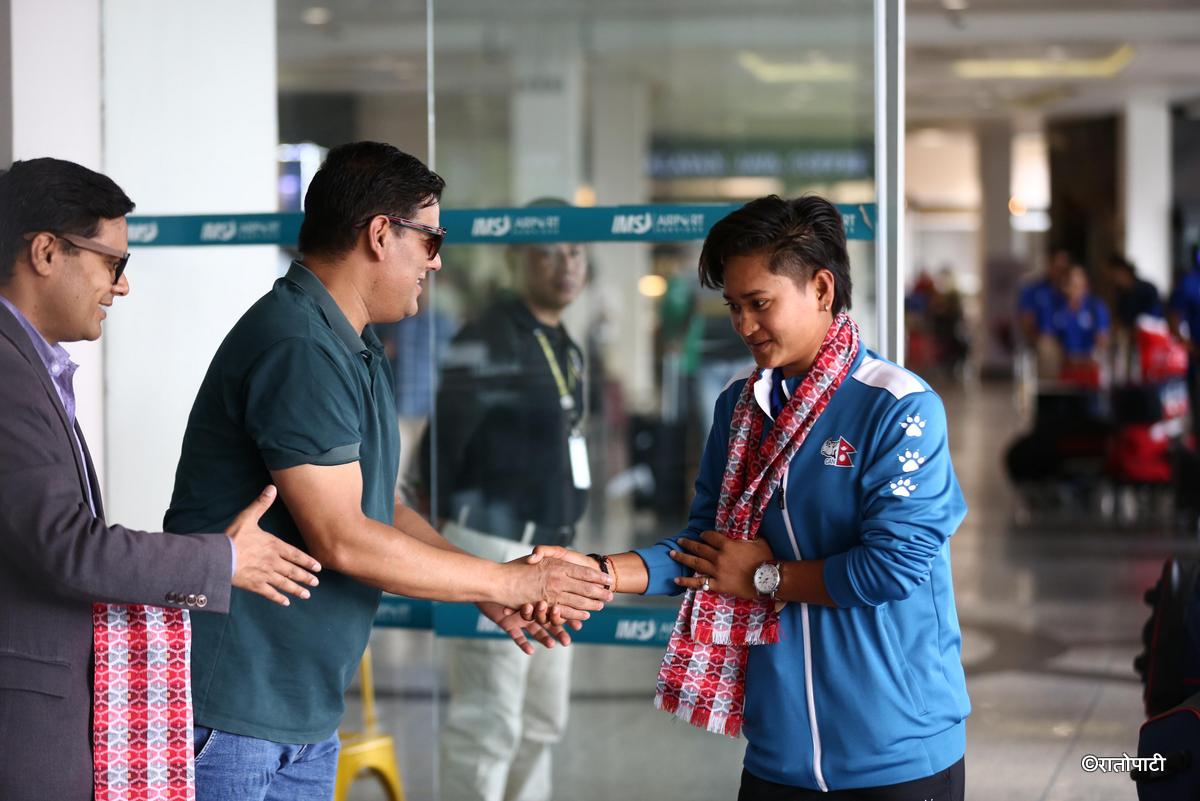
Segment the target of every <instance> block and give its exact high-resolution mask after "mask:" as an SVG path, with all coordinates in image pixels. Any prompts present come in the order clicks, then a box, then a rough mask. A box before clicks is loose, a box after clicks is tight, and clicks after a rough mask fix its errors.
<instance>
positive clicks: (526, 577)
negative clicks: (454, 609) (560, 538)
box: [476, 545, 615, 654]
mask: <svg viewBox="0 0 1200 801" xmlns="http://www.w3.org/2000/svg"><path fill="white" fill-rule="evenodd" d="M504 567H505V574H506V576H507V577H509V580H510V582H511V585H510V586H509V587H508V588H506V591H505V593H504V596H505V597H508V598H511V599H512V604H513V605H504V604H499V603H490V602H483V603H479V604H476V606H478V607H479V611H480V612H481V613H483V615H484V616H485V617H487V618H488V619H490V620H491V621H492V622H494V623H495V624H496V625H498V626H500V628H501V629H503V630H504V631H505V633H507V634H508V636H509V637H511V638H512V640H513V642H515V643H516V644H517V646H518V647H519V648H520V649H521V650H522V651H524V652H525V653H527V654H531V653H533V646H532V645H531V644H530V642H529V639H528V637H532V638H533V639H534V640H536V641H537V642H539V643H541V644H542V645H543V646H545V647H546V648H552V647H554V645H555V644H556V643H561V644H562V645H564V646H565V645H570V644H571V635H570V633H569V632H568V631H567V629H568V628H569V629H572V630H574V631H579V630H580V629H581V628H583V621H585V620H587V619H588V618H589V617H590V616H591V613H592V612H598V611H600V610H601V609H603V608H604V604H605V603H607V602H608V601H611V600H612V597H613V592H614V591H615V586H614V576H612V575H610V574H609V573H605V572H602V571H601V570H600V569H599V565H598V564H597V562H596V560H595V559H593V558H592V557H590V556H585V555H584V554H581V553H579V552H578V551H572V550H570V549H567V548H561V547H557V546H550V545H538V546H537V547H535V548H534V550H533V553H531V554H529V555H528V556H524V557H521V558H520V559H514V560H513V561H511V562H509V563H507V564H506V565H505V566H504ZM527 635H528V636H527Z"/></svg>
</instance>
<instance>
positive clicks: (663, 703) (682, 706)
mask: <svg viewBox="0 0 1200 801" xmlns="http://www.w3.org/2000/svg"><path fill="white" fill-rule="evenodd" d="M654 706H655V708H656V709H661V710H662V711H663V712H666V713H668V714H671V715H674V716H675V717H677V718H679V719H680V720H682V721H685V722H687V723H690V724H691V725H693V726H695V727H696V728H698V729H704V730H705V731H707V732H710V733H712V734H723V735H725V736H726V737H733V738H734V739H736V738H738V737H740V736H741V734H742V724H741V720H740V719H739V718H737V717H734V716H732V715H714V714H706V713H705V712H704V711H703V710H700V709H697V708H696V707H694V706H692V705H691V704H687V703H684V702H683V701H680V700H679V698H678V697H676V696H673V695H672V696H667V695H663V694H662V693H661V692H660V693H656V694H655V695H654Z"/></svg>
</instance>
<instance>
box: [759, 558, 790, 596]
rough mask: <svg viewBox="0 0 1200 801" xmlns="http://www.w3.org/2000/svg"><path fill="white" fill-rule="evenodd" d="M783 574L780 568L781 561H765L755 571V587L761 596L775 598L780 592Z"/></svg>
mask: <svg viewBox="0 0 1200 801" xmlns="http://www.w3.org/2000/svg"><path fill="white" fill-rule="evenodd" d="M782 579H783V574H782V573H781V572H780V570H779V562H763V563H762V564H761V565H759V566H758V568H757V569H756V570H755V571H754V589H755V591H756V592H757V593H758V595H759V597H760V598H770V599H772V600H774V598H775V593H777V592H779V582H780V581H781V580H782Z"/></svg>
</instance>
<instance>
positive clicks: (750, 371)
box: [721, 364, 758, 392]
mask: <svg viewBox="0 0 1200 801" xmlns="http://www.w3.org/2000/svg"><path fill="white" fill-rule="evenodd" d="M757 369H758V365H755V364H752V365H750V366H749V367H747V368H745V369H742V370H738V371H737V372H736V373H734V374H733V378H730V379H729V380H728V381H727V382H725V386H723V387H721V391H722V392H724V391H725V390H727V389H729V388H730V387H732V386H733V385H734V384H736V383H737V382H739V381H741V380H742V379H743V378H745V379H747V380H749V379H751V378H753V377H754V371H755V370H757Z"/></svg>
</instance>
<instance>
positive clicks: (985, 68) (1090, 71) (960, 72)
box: [953, 44, 1133, 79]
mask: <svg viewBox="0 0 1200 801" xmlns="http://www.w3.org/2000/svg"><path fill="white" fill-rule="evenodd" d="M1131 61H1133V48H1132V47H1130V46H1129V45H1127V44H1123V45H1121V46H1120V47H1118V48H1117V49H1116V50H1114V51H1113V52H1112V53H1111V54H1109V55H1107V56H1105V57H1104V58H1063V59H1049V58H992V59H988V58H976V59H960V60H959V61H955V62H954V65H953V69H954V74H955V75H957V76H958V77H959V78H968V79H981V78H983V79H994V78H1033V79H1038V78H1111V77H1113V76H1114V75H1116V74H1117V73H1119V72H1120V71H1121V70H1123V69H1125V67H1127V66H1129V62H1131Z"/></svg>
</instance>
